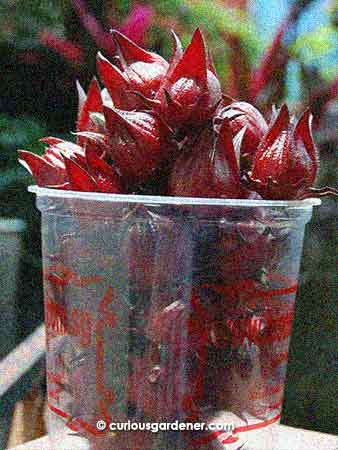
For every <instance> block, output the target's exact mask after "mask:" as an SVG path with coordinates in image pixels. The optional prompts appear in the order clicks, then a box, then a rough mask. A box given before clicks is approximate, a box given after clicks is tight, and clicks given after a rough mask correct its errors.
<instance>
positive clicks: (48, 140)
mask: <svg viewBox="0 0 338 450" xmlns="http://www.w3.org/2000/svg"><path fill="white" fill-rule="evenodd" d="M39 141H40V142H44V143H45V144H48V145H56V144H60V143H61V142H64V140H63V139H60V138H56V137H53V136H47V137H44V138H41V139H39Z"/></svg>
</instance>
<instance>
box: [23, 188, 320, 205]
mask: <svg viewBox="0 0 338 450" xmlns="http://www.w3.org/2000/svg"><path fill="white" fill-rule="evenodd" d="M28 191H29V192H32V193H34V194H36V195H37V196H38V197H55V198H69V199H74V200H95V201H100V202H112V203H144V204H153V205H154V204H156V205H173V206H180V205H191V206H198V205H199V206H228V207H243V208H245V207H284V208H285V207H289V208H302V209H303V208H312V207H313V206H319V205H320V204H321V203H322V202H321V200H320V199H319V198H308V199H305V200H244V199H223V198H202V197H171V196H160V195H158V196H152V195H135V194H106V193H100V192H79V191H68V190H61V189H52V188H44V187H40V186H37V185H32V186H29V187H28Z"/></svg>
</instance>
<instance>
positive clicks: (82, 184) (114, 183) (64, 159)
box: [19, 138, 121, 194]
mask: <svg viewBox="0 0 338 450" xmlns="http://www.w3.org/2000/svg"><path fill="white" fill-rule="evenodd" d="M43 141H44V142H46V143H47V144H48V145H49V147H47V149H46V151H45V154H44V155H43V156H38V155H35V154H34V153H31V152H27V151H25V150H21V151H20V152H19V161H20V162H21V163H22V164H23V165H24V166H25V167H27V168H28V169H29V170H30V172H31V173H32V175H33V176H34V178H35V180H36V182H37V184H38V185H39V186H44V187H52V188H55V189H65V190H73V191H83V192H109V193H115V194H116V193H119V192H121V182H120V177H119V175H118V174H117V172H116V171H115V170H114V168H113V167H111V166H110V165H109V164H107V163H106V162H105V161H104V160H103V159H101V158H100V157H99V156H98V155H97V154H96V153H95V151H93V150H92V149H90V147H88V148H86V150H84V149H83V148H82V147H80V146H78V145H76V144H73V143H72V142H66V141H63V140H61V139H56V138H45V139H44V140H43Z"/></svg>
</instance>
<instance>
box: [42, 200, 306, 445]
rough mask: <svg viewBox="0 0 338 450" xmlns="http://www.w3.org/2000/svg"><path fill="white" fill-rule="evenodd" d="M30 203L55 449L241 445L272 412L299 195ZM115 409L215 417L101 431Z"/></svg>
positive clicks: (300, 229) (291, 285)
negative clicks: (36, 219) (218, 428)
mask: <svg viewBox="0 0 338 450" xmlns="http://www.w3.org/2000/svg"><path fill="white" fill-rule="evenodd" d="M37 204H38V208H39V209H40V210H41V212H42V237H43V265H44V288H45V314H46V316H45V318H46V327H47V350H48V351H47V381H48V406H49V432H50V435H51V437H52V439H54V442H55V444H54V445H55V449H57V450H59V449H60V445H61V444H62V442H64V439H66V437H70V436H71V435H72V436H77V437H76V439H77V440H75V441H76V445H79V444H80V442H81V445H82V447H81V448H88V449H91V450H94V449H95V450H108V449H109V450H111V449H119V450H121V449H132V450H135V449H147V450H150V449H152V450H153V449H158V450H160V449H170V450H174V449H176V448H177V449H182V450H183V449H185V450H187V449H196V448H199V449H222V448H225V449H231V450H232V449H237V448H240V447H241V445H246V447H244V448H247V449H250V448H253V447H250V445H251V444H250V442H251V441H252V442H254V440H255V438H254V436H255V435H256V433H255V432H257V433H258V432H259V430H262V429H263V428H264V429H265V430H267V429H268V428H269V427H268V425H269V424H273V423H275V422H277V421H278V420H279V417H280V412H281V406H282V399H283V387H284V380H285V372H286V363H287V356H288V344H289V339H290V335H291V327H292V319H293V310H294V300H295V295H296V289H297V279H298V271H299V264H300V258H301V251H302V241H303V233H304V226H305V223H306V222H307V221H308V220H309V219H310V217H311V213H312V205H311V204H310V203H304V205H303V206H299V205H298V206H294V205H292V203H291V204H289V205H288V204H287V203H285V205H284V206H271V205H270V206H263V207H258V206H257V205H256V206H254V207H251V206H248V205H250V203H248V204H246V203H245V202H244V203H243V204H242V205H240V204H239V203H238V202H237V203H236V204H235V206H231V205H229V204H228V205H223V206H220V205H218V206H211V205H192V204H191V205H187V204H186V205H185V204H182V205H175V204H160V203H158V202H150V201H149V202H145V203H135V202H134V203H133V202H128V201H125V202H123V201H121V200H119V201H116V202H111V201H104V200H102V198H101V199H100V200H95V199H94V198H89V199H85V198H84V199H81V198H77V197H76V196H75V197H74V198H57V197H55V198H54V197H50V196H48V195H40V196H38V200H37ZM102 420H103V421H105V422H106V424H107V428H106V430H105V431H99V430H98V429H97V425H96V424H97V422H98V421H102ZM128 420H129V421H130V422H129V426H131V423H132V422H138V423H142V424H145V423H160V422H166V423H167V422H172V423H176V425H177V424H178V423H183V422H185V423H187V422H189V423H196V422H204V423H206V424H208V423H218V424H220V423H221V424H224V426H227V427H225V428H227V429H225V430H224V431H223V432H211V431H210V430H206V429H204V430H202V431H196V430H195V431H191V430H186V431H179V430H177V431H176V430H171V431H164V430H160V431H159V432H157V433H155V432H153V431H154V430H155V428H154V427H156V425H152V427H153V431H151V430H148V431H143V430H142V431H140V430H138V431H115V432H112V431H109V423H110V422H114V423H123V422H127V423H128ZM101 426H102V423H101ZM113 426H114V425H113ZM149 426H150V425H148V427H149ZM62 436H63V437H62ZM264 445H266V447H264V448H273V447H269V445H270V446H272V445H273V444H272V443H269V440H268V439H265V444H264ZM74 448H78V447H76V446H75V444H74ZM259 448H260V450H262V448H263V447H259Z"/></svg>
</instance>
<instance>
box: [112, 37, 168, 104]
mask: <svg viewBox="0 0 338 450" xmlns="http://www.w3.org/2000/svg"><path fill="white" fill-rule="evenodd" d="M112 35H113V39H114V41H115V43H116V47H117V49H118V53H119V57H120V59H119V61H120V64H121V67H122V69H123V77H124V78H125V80H126V81H127V83H128V84H129V87H130V90H131V91H138V92H140V93H141V94H143V95H144V96H145V97H149V98H153V97H154V96H155V94H156V92H157V91H158V89H159V87H160V84H161V83H162V81H163V79H164V77H165V75H166V73H167V70H168V67H169V65H168V63H167V61H166V60H165V59H163V58H162V57H161V56H159V55H157V54H156V53H151V52H147V51H145V50H143V49H142V48H141V47H139V46H138V45H136V44H134V43H133V42H132V41H131V40H130V39H128V38H127V37H126V36H124V35H123V34H121V33H120V32H118V31H116V30H114V31H113V32H112ZM107 89H108V90H109V87H108V86H107Z"/></svg>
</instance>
